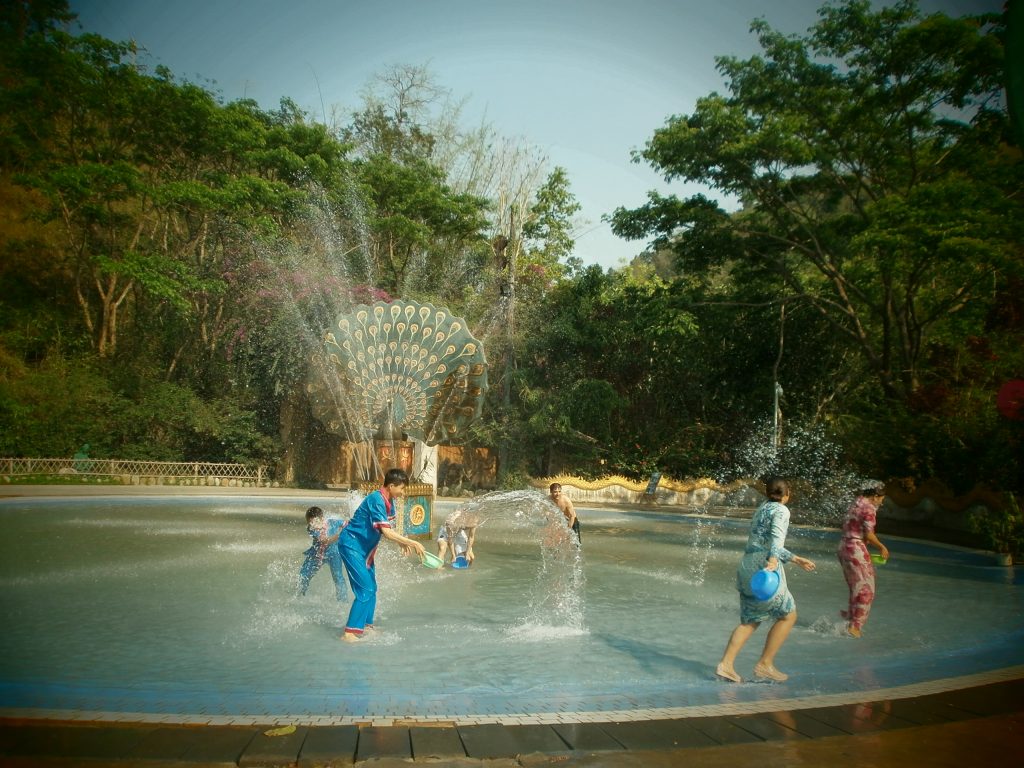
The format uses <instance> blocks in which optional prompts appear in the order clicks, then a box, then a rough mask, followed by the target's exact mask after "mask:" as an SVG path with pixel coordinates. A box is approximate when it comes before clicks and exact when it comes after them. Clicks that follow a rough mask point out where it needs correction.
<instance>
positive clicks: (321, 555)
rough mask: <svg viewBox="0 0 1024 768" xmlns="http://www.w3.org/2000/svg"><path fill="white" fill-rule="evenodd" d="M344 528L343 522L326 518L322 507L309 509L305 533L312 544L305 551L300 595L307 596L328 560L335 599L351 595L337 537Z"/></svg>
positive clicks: (300, 576) (300, 577) (300, 575)
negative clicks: (307, 533)
mask: <svg viewBox="0 0 1024 768" xmlns="http://www.w3.org/2000/svg"><path fill="white" fill-rule="evenodd" d="M344 527H345V521H344V520H340V519H337V518H333V517H332V518H326V517H324V511H323V510H322V509H320V507H310V508H309V509H307V510H306V530H307V531H308V532H309V536H310V538H311V539H312V544H311V545H310V547H309V549H307V550H306V551H305V552H303V554H304V555H305V556H306V559H305V560H303V561H302V568H301V569H300V570H299V594H300V595H304V594H306V590H308V589H309V582H310V581H312V579H313V577H314V576H315V575H316V572H317V571H319V570H320V569H321V568H322V567H323V564H324V561H325V560H326V561H327V564H328V565H329V566H330V568H331V576H332V577H333V578H334V596H335V597H336V598H337V599H338V602H341V601H343V600H344V599H345V598H346V597H347V596H348V590H347V589H346V588H345V568H344V566H343V565H342V562H341V552H340V551H339V550H338V534H340V533H341V529H342V528H344Z"/></svg>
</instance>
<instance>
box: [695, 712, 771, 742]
mask: <svg viewBox="0 0 1024 768" xmlns="http://www.w3.org/2000/svg"><path fill="white" fill-rule="evenodd" d="M689 725H692V726H693V727H694V728H696V729H697V730H698V731H700V732H701V733H703V734H705V735H707V736H710V737H711V738H712V739H714V740H715V741H716V742H718V743H719V744H726V745H728V744H752V743H754V742H760V741H764V739H762V738H761V737H760V736H757V735H755V734H754V733H752V732H751V731H748V730H746V729H744V728H741V727H740V726H738V725H736V723H731V722H729V721H728V720H727V719H726V718H724V717H701V718H696V719H694V720H691V721H690V722H689Z"/></svg>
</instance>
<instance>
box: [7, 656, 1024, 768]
mask: <svg viewBox="0 0 1024 768" xmlns="http://www.w3.org/2000/svg"><path fill="white" fill-rule="evenodd" d="M280 731H283V732H280ZM1022 747H1024V671H1022V675H1021V677H1019V678H1017V679H1014V680H1008V681H1005V682H999V683H990V684H986V685H979V686H974V687H971V688H965V689H960V690H954V691H947V692H943V693H936V694H930V695H925V696H917V697H913V698H909V699H898V698H896V699H890V698H885V697H884V696H878V695H876V696H872V697H870V698H866V699H865V700H864V701H863V702H860V703H857V704H846V705H840V706H823V707H810V708H807V709H789V710H780V711H773V712H763V713H757V714H747V715H722V716H717V717H695V718H683V719H676V720H637V721H632V722H624V721H619V722H608V723H565V724H553V725H499V724H493V725H471V726H454V725H448V726H443V725H435V726H432V727H425V726H419V725H415V724H410V725H407V726H400V725H393V726H387V727H383V726H372V725H366V726H356V725H349V726H326V727H306V726H299V727H286V728H284V729H281V728H279V727H277V726H274V725H272V724H268V725H266V726H260V727H256V726H246V727H241V726H234V727H232V726H201V727H188V726H164V725H160V724H95V723H78V724H71V723H56V722H46V721H38V720H35V721H32V720H27V721H17V720H0V766H4V767H5V768H6V767H8V766H10V767H11V768H16V767H19V766H26V767H28V766H32V767H33V768H50V767H51V766H79V765H83V766H84V765H103V766H117V767H120V766H142V767H145V766H153V768H158V767H161V766H193V767H196V768H198V767H199V766H239V768H244V767H246V766H281V767H284V766H295V765H297V766H300V767H306V766H308V767H310V768H312V767H313V766H350V765H363V764H367V765H370V764H372V765H375V766H390V765H394V766H398V765H408V764H409V763H410V762H414V763H429V764H432V765H450V766H492V767H493V768H504V766H544V765H570V766H654V767H658V766H674V765H684V764H685V765H687V766H723V767H724V766H730V767H731V768H736V767H737V766H748V765H749V766H758V767H759V768H763V767H764V766H775V765H780V766H781V765H787V766H789V765H808V766H818V765H821V766H826V765H836V764H840V763H846V764H849V765H855V766H878V767H882V768H884V767H886V766H893V768H895V766H899V767H900V768H905V767H906V766H956V768H965V767H968V766H991V765H998V764H1003V763H1006V762H1007V761H1009V763H1010V764H1017V763H1018V761H1019V760H1020V755H1021V748H1022Z"/></svg>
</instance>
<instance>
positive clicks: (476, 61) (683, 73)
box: [70, 0, 1002, 267]
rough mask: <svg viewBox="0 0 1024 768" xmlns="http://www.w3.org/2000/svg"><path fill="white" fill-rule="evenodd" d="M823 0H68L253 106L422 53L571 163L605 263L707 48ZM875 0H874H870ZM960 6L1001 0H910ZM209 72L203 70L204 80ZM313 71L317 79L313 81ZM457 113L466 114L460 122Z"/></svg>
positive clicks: (696, 83) (183, 74) (620, 255)
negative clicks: (653, 145)
mask: <svg viewBox="0 0 1024 768" xmlns="http://www.w3.org/2000/svg"><path fill="white" fill-rule="evenodd" d="M823 2H824V0H785V2H781V1H780V2H776V3H771V2H764V0H674V1H673V0H630V1H629V2H626V0H504V1H502V2H496V1H495V0H70V6H71V9H72V10H73V11H74V12H76V13H77V14H78V15H79V21H80V23H81V24H82V27H83V29H84V31H88V32H96V33H98V34H101V35H103V36H104V37H107V38H110V39H113V40H128V39H133V40H135V41H136V42H137V43H138V44H139V45H140V46H142V47H143V48H144V49H145V50H146V51H147V52H148V54H149V56H150V57H151V59H150V60H149V62H148V63H150V64H164V65H166V66H167V67H169V68H170V69H171V71H172V72H174V74H175V75H176V76H178V77H180V78H186V79H188V80H191V81H193V82H197V83H200V84H204V85H207V87H209V88H211V90H214V91H216V92H218V93H219V94H220V95H221V96H222V97H223V98H224V99H225V100H228V101H230V100H233V99H238V98H242V97H248V98H253V99H256V100H257V101H258V102H259V103H260V105H261V106H263V107H264V108H272V107H275V106H277V104H278V102H279V101H280V99H281V97H283V96H287V97H289V98H291V99H293V100H294V101H295V102H296V103H298V105H299V106H300V107H302V108H304V109H306V110H308V111H309V112H311V113H312V114H313V115H316V116H320V115H321V97H322V100H323V103H324V104H325V105H326V109H327V111H328V114H329V113H330V111H331V109H332V107H337V108H338V109H340V110H341V111H342V112H343V113H345V114H347V113H350V112H351V111H352V110H354V109H356V108H358V107H359V106H360V93H361V91H362V90H363V89H364V88H365V86H366V85H367V83H368V82H369V81H370V80H371V78H372V77H373V76H374V75H375V74H379V73H381V72H383V71H385V70H387V69H388V68H389V67H391V66H393V65H395V64H413V65H421V64H425V65H427V66H428V67H429V69H430V71H431V72H433V73H434V75H435V76H436V78H437V81H438V84H439V85H441V86H443V87H445V88H447V89H449V90H451V91H452V95H453V97H455V98H456V99H459V98H463V97H465V98H467V99H468V104H467V106H466V113H465V114H466V116H467V122H473V123H475V122H479V120H480V118H482V117H484V116H485V115H486V118H487V119H488V120H489V121H490V122H491V123H493V124H494V125H495V126H496V127H497V129H498V130H499V131H500V132H501V134H502V135H504V136H507V137H510V138H522V139H523V140H524V141H525V142H527V143H529V144H531V145H533V146H535V147H537V148H538V149H539V150H540V151H541V152H543V153H544V154H546V155H547V156H548V158H549V159H550V162H551V165H552V166H554V165H561V166H563V167H564V168H566V169H567V171H568V173H569V179H570V183H571V185H572V191H573V193H574V194H575V195H576V198H577V199H578V200H579V202H580V204H581V205H582V206H583V211H582V214H581V216H582V217H584V218H585V219H586V220H587V221H588V222H589V223H587V224H585V225H584V226H582V227H581V228H580V231H579V233H578V236H577V245H576V255H577V256H579V257H580V258H581V259H582V260H583V262H584V263H586V264H592V263H597V264H600V265H601V266H603V267H615V266H618V265H619V264H620V263H621V262H623V261H628V260H629V259H630V258H632V257H633V256H634V255H636V253H638V252H639V251H641V250H643V247H644V244H643V243H640V242H627V241H624V240H619V239H618V238H616V237H615V236H614V235H612V234H611V232H610V230H609V229H608V227H607V226H606V225H604V224H602V223H601V221H600V219H601V215H602V214H605V213H610V212H611V211H612V210H614V209H615V208H616V207H618V206H626V207H635V206H638V205H640V204H642V203H643V202H644V200H645V199H646V195H647V191H648V190H649V189H659V190H661V191H662V192H666V191H672V192H676V193H677V194H679V195H685V194H689V193H690V192H692V191H693V190H687V189H686V188H684V187H683V186H682V185H680V184H675V185H672V186H669V185H667V184H665V183H664V182H663V181H662V180H661V179H660V178H659V177H658V176H657V175H656V174H655V173H654V172H653V171H652V170H651V169H649V168H648V167H646V166H643V165H636V164H633V163H631V162H630V151H631V150H633V149H639V148H641V147H642V146H643V144H644V143H645V142H646V141H647V139H648V138H650V136H651V134H652V133H653V131H654V130H655V129H656V128H658V127H659V126H661V125H662V124H663V123H664V121H665V119H666V118H668V117H669V116H671V115H673V114H686V113H689V112H691V111H692V110H693V108H694V104H695V102H696V100H697V99H698V98H699V97H701V96H704V95H706V94H708V93H710V92H711V91H713V90H722V80H721V78H720V77H719V75H718V73H717V72H716V71H715V63H714V57H715V56H717V55H736V56H749V55H752V54H754V53H757V52H758V50H759V49H758V47H757V44H756V40H755V39H754V38H753V36H752V35H751V34H750V32H749V28H750V22H751V20H752V19H754V18H757V17H759V16H764V17H765V18H766V19H767V20H768V22H769V23H770V24H771V25H772V26H773V27H775V28H776V29H779V30H782V31H783V32H786V33H802V32H804V31H805V30H806V29H807V28H808V27H809V26H811V25H812V24H813V23H814V22H815V21H816V19H817V16H816V10H817V9H818V7H819V6H820V5H822V4H823ZM879 5H881V4H879ZM920 6H921V8H922V9H923V10H925V11H928V12H930V11H934V10H942V11H945V12H946V13H949V14H950V15H954V16H959V15H963V14H966V13H977V12H981V11H991V12H996V11H999V10H1000V9H1001V7H1002V0H921V1H920ZM210 81H212V83H211V82H210ZM318 83H319V90H318V87H317V86H318ZM467 127H468V126H467Z"/></svg>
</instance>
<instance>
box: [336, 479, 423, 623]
mask: <svg viewBox="0 0 1024 768" xmlns="http://www.w3.org/2000/svg"><path fill="white" fill-rule="evenodd" d="M408 482H409V476H408V475H406V474H405V472H404V471H403V470H401V469H389V470H388V471H387V473H386V474H385V475H384V484H383V486H381V488H380V489H379V490H376V491H374V492H373V493H371V494H369V495H368V496H367V497H366V498H365V499H363V503H362V504H360V505H359V507H358V508H357V509H356V511H355V512H354V513H353V514H352V519H351V520H350V521H349V523H348V525H346V526H345V528H344V529H343V530H342V531H341V534H340V535H339V537H338V549H339V550H340V551H341V559H342V561H343V562H344V563H345V570H346V571H347V572H348V580H349V584H351V585H352V592H353V593H354V594H355V600H353V601H352V608H351V610H350V611H349V613H348V620H347V621H346V622H345V632H344V633H343V634H342V636H341V639H342V640H344V641H345V642H348V643H354V642H358V641H359V640H360V639H361V638H362V636H363V632H364V631H366V629H368V628H372V627H373V614H374V611H375V610H376V608H377V573H376V569H375V566H374V555H375V554H376V552H377V545H378V544H380V540H381V537H382V536H383V537H384V538H385V539H388V540H390V541H393V542H394V543H395V544H397V545H398V546H399V547H400V548H401V549H402V554H403V555H411V554H414V553H415V554H417V555H419V556H420V557H423V555H424V552H425V550H424V548H423V545H422V544H420V543H419V542H418V541H414V540H412V539H409V538H406V537H405V536H402V535H401V534H400V533H398V531H396V530H395V515H396V512H395V503H396V502H398V503H401V501H402V499H403V498H404V497H405V486H406V484H408Z"/></svg>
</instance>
